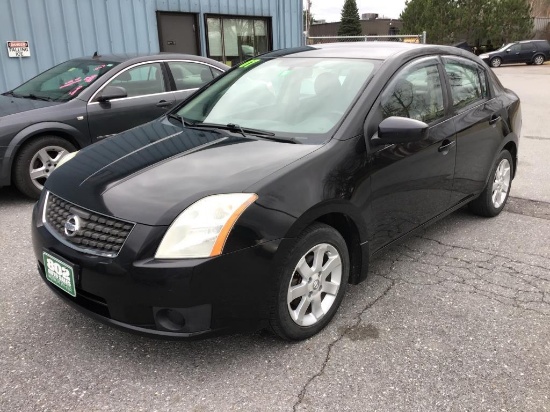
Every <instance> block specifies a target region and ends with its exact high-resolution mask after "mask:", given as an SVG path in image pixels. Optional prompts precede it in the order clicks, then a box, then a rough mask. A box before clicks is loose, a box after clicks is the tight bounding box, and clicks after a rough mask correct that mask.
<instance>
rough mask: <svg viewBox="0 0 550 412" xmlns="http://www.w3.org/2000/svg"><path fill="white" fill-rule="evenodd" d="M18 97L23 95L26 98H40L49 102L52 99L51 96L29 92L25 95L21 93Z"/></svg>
mask: <svg viewBox="0 0 550 412" xmlns="http://www.w3.org/2000/svg"><path fill="white" fill-rule="evenodd" d="M20 97H25V98H27V99H33V100H42V101H44V102H51V101H52V100H53V99H52V98H51V97H46V96H37V95H36V94H32V93H29V94H27V95H24V96H23V95H22V96H20Z"/></svg>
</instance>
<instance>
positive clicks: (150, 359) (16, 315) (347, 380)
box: [0, 63, 550, 412]
mask: <svg viewBox="0 0 550 412" xmlns="http://www.w3.org/2000/svg"><path fill="white" fill-rule="evenodd" d="M496 73H497V75H499V77H500V78H501V79H502V81H503V83H504V84H505V85H506V86H510V87H514V88H515V89H516V90H517V91H518V93H519V94H520V96H521V97H522V105H523V106H522V107H523V114H524V131H523V134H524V137H527V136H533V137H537V139H530V138H522V141H521V146H520V170H519V173H518V177H517V179H516V181H514V184H513V189H512V195H513V198H511V199H510V202H509V204H508V205H507V207H506V209H505V211H504V212H503V213H502V214H501V215H500V216H499V217H497V218H494V219H484V218H480V217H477V216H473V215H471V214H470V213H468V212H467V211H466V210H460V211H458V212H456V213H454V214H452V215H451V216H449V217H447V218H446V219H444V220H442V221H440V222H439V223H437V224H436V225H434V226H432V227H430V228H428V229H426V230H425V231H423V232H422V233H420V234H419V235H418V236H416V237H414V238H412V239H410V240H408V241H406V242H405V243H402V244H401V245H399V246H396V247H393V248H392V249H390V250H388V251H387V252H386V253H385V254H384V255H382V256H379V257H378V258H377V259H375V260H374V261H373V262H372V263H371V272H370V277H369V279H368V281H367V282H364V283H362V284H361V285H358V286H351V287H349V288H348V292H347V295H346V297H345V299H344V302H343V304H342V307H341V308H340V310H339V312H338V314H337V316H336V317H335V319H334V320H333V322H332V323H331V324H330V325H329V326H328V327H327V328H326V329H325V330H324V331H323V332H322V333H320V334H319V335H317V336H315V337H313V338H311V339H309V340H307V341H304V342H299V343H287V342H283V341H281V340H279V339H277V338H275V337H274V336H272V335H270V334H268V333H255V334H249V335H233V336H225V337H220V338H215V339H209V340H204V341H196V342H179V341H160V340H154V339H149V338H145V337H140V336H135V335H131V334H127V333H125V332H121V331H118V330H115V329H112V328H110V327H107V326H103V325H101V324H99V323H97V322H96V321H94V320H92V319H89V318H87V317H85V316H83V315H81V314H79V313H78V312H76V311H75V310H73V309H71V308H69V307H68V306H66V305H65V304H63V303H62V302H61V301H60V300H59V299H58V298H56V297H55V296H54V295H53V294H52V293H51V292H50V290H48V288H47V287H46V285H44V284H43V282H42V281H41V280H40V279H39V277H38V275H37V272H36V269H35V263H34V256H33V254H32V250H31V244H30V235H29V220H30V213H31V209H32V202H30V201H27V200H25V199H24V198H22V197H21V196H19V195H18V194H17V193H16V192H15V191H14V190H12V189H6V188H3V189H0V228H1V236H0V371H1V373H0V411H10V412H11V411H46V410H48V411H69V410H70V411H197V412H198V411H233V410H235V411H238V410H242V411H293V410H295V411H325V410H326V411H546V410H550V203H548V202H550V184H549V183H548V182H549V181H550V180H544V179H542V178H541V176H546V175H545V173H547V172H548V167H547V164H546V161H545V157H546V156H545V153H548V149H550V147H549V145H550V143H549V142H550V132H549V131H548V128H547V127H546V126H545V123H547V117H548V113H550V111H549V107H550V100H549V99H548V97H546V98H544V99H543V98H539V97H538V96H539V95H541V96H542V95H544V96H550V81H549V80H550V64H548V63H547V64H546V65H544V66H542V67H533V66H510V67H507V68H499V69H497V70H496ZM512 84H513V86H512ZM533 96H534V97H533ZM544 151H546V152H544Z"/></svg>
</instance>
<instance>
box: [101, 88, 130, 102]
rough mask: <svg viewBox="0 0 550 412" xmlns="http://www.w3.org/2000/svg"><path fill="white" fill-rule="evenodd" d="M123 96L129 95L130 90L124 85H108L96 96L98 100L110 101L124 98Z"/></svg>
mask: <svg viewBox="0 0 550 412" xmlns="http://www.w3.org/2000/svg"><path fill="white" fill-rule="evenodd" d="M123 97H128V92H127V91H126V89H125V88H124V87H120V86H107V87H106V88H104V89H103V91H102V92H101V93H100V94H99V96H97V97H96V100H97V101H98V102H108V101H109V100H114V99H122V98H123Z"/></svg>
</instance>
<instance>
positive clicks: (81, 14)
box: [0, 0, 303, 92]
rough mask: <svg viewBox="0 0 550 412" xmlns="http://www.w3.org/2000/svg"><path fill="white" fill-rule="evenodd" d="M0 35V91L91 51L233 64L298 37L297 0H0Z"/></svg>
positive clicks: (299, 3) (299, 9)
mask: <svg viewBox="0 0 550 412" xmlns="http://www.w3.org/2000/svg"><path fill="white" fill-rule="evenodd" d="M0 41H2V42H3V43H4V45H5V46H4V47H5V49H4V50H3V51H2V52H0V92H3V91H6V90H11V89H12V88H14V87H16V86H17V85H19V84H21V83H22V82H23V81H26V80H28V79H30V78H31V77H33V76H35V75H36V74H38V73H40V72H41V71H44V70H46V69H48V68H50V67H52V66H54V65H56V64H58V63H61V62H63V61H65V60H68V59H71V58H75V57H80V56H91V55H93V53H94V52H96V51H97V52H98V53H99V54H117V53H155V52H159V51H167V52H181V53H190V54H198V55H202V56H207V57H210V58H213V59H215V60H218V61H223V62H225V63H227V64H229V65H233V64H235V63H238V62H239V61H242V60H244V59H246V58H248V57H250V56H253V55H256V54H259V53H263V52H265V51H268V50H274V49H280V48H286V47H295V46H299V45H301V44H302V41H303V35H302V0H0ZM13 41H16V42H23V43H8V42H13ZM9 46H11V47H9ZM25 46H27V47H25Z"/></svg>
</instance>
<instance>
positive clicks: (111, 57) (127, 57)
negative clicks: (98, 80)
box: [75, 52, 228, 69]
mask: <svg viewBox="0 0 550 412" xmlns="http://www.w3.org/2000/svg"><path fill="white" fill-rule="evenodd" d="M81 59H97V60H99V61H110V62H117V63H123V62H129V63H141V62H146V61H150V60H171V59H174V60H195V61H200V62H205V63H209V64H214V63H216V66H218V67H220V68H221V67H223V68H225V69H227V68H228V66H226V65H224V64H223V63H220V62H216V61H214V60H212V59H209V58H207V57H203V56H197V55H194V54H183V53H163V52H161V53H117V54H98V55H97V56H82V57H79V58H77V59H75V60H81Z"/></svg>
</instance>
